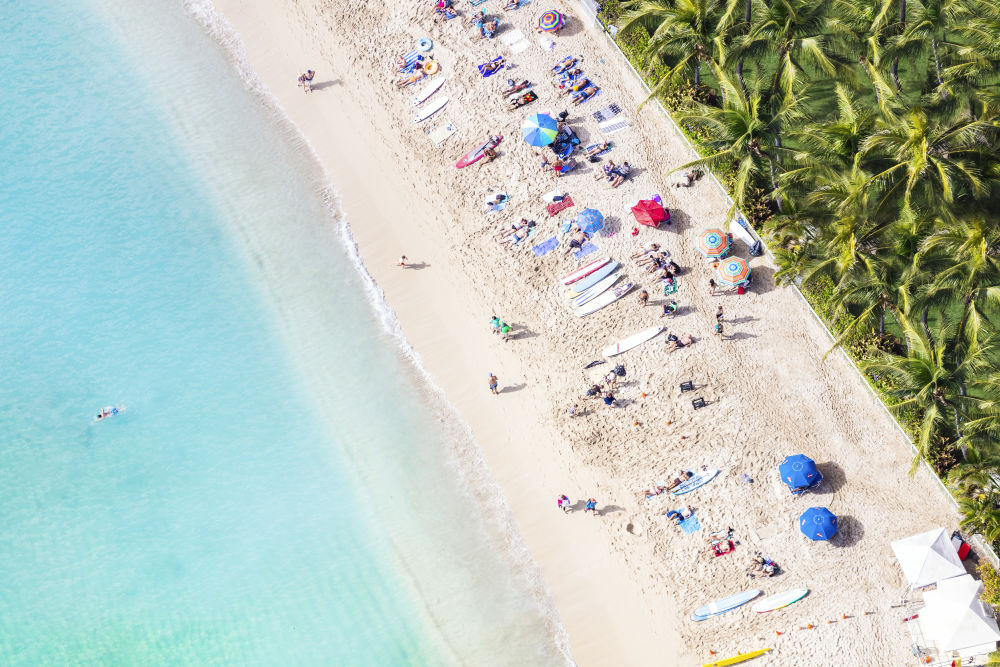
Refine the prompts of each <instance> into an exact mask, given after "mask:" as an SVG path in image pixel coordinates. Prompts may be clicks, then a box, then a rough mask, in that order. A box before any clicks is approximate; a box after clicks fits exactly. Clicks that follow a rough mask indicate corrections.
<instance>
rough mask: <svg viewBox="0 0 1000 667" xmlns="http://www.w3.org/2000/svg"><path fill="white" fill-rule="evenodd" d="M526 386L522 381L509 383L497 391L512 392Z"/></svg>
mask: <svg viewBox="0 0 1000 667" xmlns="http://www.w3.org/2000/svg"><path fill="white" fill-rule="evenodd" d="M527 386H528V383H527V382H522V383H521V384H510V385H507V386H506V387H504V388H503V389H501V390H500V391H499V392H498V393H501V394H513V393H514V392H515V391H521V390H522V389H524V388H525V387H527Z"/></svg>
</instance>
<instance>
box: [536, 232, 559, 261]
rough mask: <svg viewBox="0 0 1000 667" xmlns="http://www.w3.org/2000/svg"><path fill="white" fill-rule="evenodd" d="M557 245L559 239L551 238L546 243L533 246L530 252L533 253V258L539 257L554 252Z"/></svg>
mask: <svg viewBox="0 0 1000 667" xmlns="http://www.w3.org/2000/svg"><path fill="white" fill-rule="evenodd" d="M557 245H559V239H557V238H556V237H554V236H553V237H552V238H550V239H549V240H548V241H542V242H541V243H539V244H538V245H536V246H533V247H532V248H531V252H533V253H535V257H541V256H542V255H547V254H549V253H550V252H552V251H553V250H555V249H556V246H557Z"/></svg>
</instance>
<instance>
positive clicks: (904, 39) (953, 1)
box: [894, 0, 965, 97]
mask: <svg viewBox="0 0 1000 667" xmlns="http://www.w3.org/2000/svg"><path fill="white" fill-rule="evenodd" d="M919 3H920V4H918V11H917V12H916V17H915V20H914V21H913V22H911V23H910V24H909V25H908V26H907V27H906V30H905V31H904V32H903V34H902V35H900V36H899V37H898V38H897V39H896V40H894V41H895V45H894V46H895V50H896V52H897V53H899V54H902V55H908V56H910V57H911V58H912V57H915V56H918V55H921V54H926V53H927V50H928V46H930V55H931V58H932V60H933V62H934V72H935V80H936V81H937V86H936V87H937V92H938V94H939V95H940V96H941V97H947V96H948V90H946V88H945V80H944V72H943V66H942V64H941V57H942V53H941V51H942V49H943V48H947V49H949V50H956V49H959V48H961V44H958V43H956V42H954V41H950V40H949V39H948V38H947V34H948V33H949V32H952V33H954V27H955V26H956V25H957V23H958V21H957V20H956V19H957V18H958V17H959V16H961V15H962V14H964V13H965V9H964V7H965V5H964V0H919Z"/></svg>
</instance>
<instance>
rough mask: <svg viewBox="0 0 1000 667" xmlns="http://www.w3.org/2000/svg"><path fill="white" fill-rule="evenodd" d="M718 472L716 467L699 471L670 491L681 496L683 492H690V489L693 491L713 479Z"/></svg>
mask: <svg viewBox="0 0 1000 667" xmlns="http://www.w3.org/2000/svg"><path fill="white" fill-rule="evenodd" d="M718 474H719V469H718V468H713V469H711V470H706V471H704V472H700V473H698V474H697V475H695V476H694V477H692V478H691V479H689V480H688V481H686V482H684V483H683V484H681V485H680V486H678V487H677V488H676V489H674V490H673V491H671V492H670V493H672V494H673V495H675V496H683V495H684V494H685V493H690V492H691V491H694V490H695V489H697V488H700V487H702V486H705V485H706V484H708V483H709V482H711V481H712V480H713V479H715V476H716V475H718Z"/></svg>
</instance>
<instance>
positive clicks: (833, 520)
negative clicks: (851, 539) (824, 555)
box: [799, 507, 837, 542]
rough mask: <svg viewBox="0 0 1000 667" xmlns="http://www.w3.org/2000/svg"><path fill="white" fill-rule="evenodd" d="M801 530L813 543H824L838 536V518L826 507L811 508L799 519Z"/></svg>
mask: <svg viewBox="0 0 1000 667" xmlns="http://www.w3.org/2000/svg"><path fill="white" fill-rule="evenodd" d="M799 530H801V531H802V534H803V535H805V536H806V537H808V538H809V539H810V540H812V541H813V542H823V541H825V540H828V539H830V538H831V537H833V536H834V535H836V534H837V517H836V515H834V513H833V512H831V511H830V510H828V509H827V508H825V507H810V508H809V509H807V510H806V511H805V512H803V513H802V516H800V517H799Z"/></svg>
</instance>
